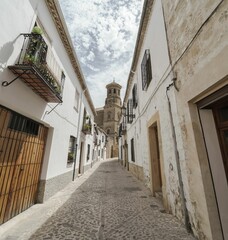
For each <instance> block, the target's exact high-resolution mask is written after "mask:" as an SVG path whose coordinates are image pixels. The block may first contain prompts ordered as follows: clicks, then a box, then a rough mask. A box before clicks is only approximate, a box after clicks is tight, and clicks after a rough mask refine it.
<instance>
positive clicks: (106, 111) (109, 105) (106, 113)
mask: <svg viewBox="0 0 228 240" xmlns="http://www.w3.org/2000/svg"><path fill="white" fill-rule="evenodd" d="M121 88H122V87H121V85H119V84H118V83H116V82H115V78H113V81H112V82H111V83H109V84H107V85H106V89H107V96H106V99H105V105H104V107H103V108H97V109H96V112H97V116H96V117H95V122H96V123H97V125H98V126H100V127H101V128H102V129H103V130H104V131H105V132H106V133H107V135H108V144H107V150H106V155H107V158H110V157H118V143H117V137H118V124H119V119H120V116H121V106H122V102H121V98H120V90H121Z"/></svg>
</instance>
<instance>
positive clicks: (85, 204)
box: [0, 161, 195, 240]
mask: <svg viewBox="0 0 228 240" xmlns="http://www.w3.org/2000/svg"><path fill="white" fill-rule="evenodd" d="M162 210H163V209H162V206H161V204H160V202H159V201H158V199H156V198H153V197H152V196H151V194H150V191H149V190H148V189H146V188H145V187H144V186H143V184H142V183H141V182H139V181H138V180H137V179H136V178H135V177H133V176H132V175H131V174H130V173H129V172H127V171H126V170H125V169H123V168H122V167H121V165H120V164H119V163H118V162H117V161H106V162H103V163H101V164H100V166H99V167H98V168H97V169H96V171H95V172H94V173H93V174H92V175H91V176H90V177H89V178H88V179H87V180H86V181H85V182H84V183H83V184H82V185H81V186H80V187H78V188H77V189H76V191H74V193H73V194H72V195H71V196H70V198H69V199H68V200H67V201H66V202H65V203H64V204H63V205H62V206H61V207H60V208H59V209H58V210H57V211H56V212H55V213H54V214H53V215H52V216H51V217H50V218H49V219H48V220H47V221H46V222H45V223H44V224H43V225H42V226H41V227H40V228H39V229H38V230H37V231H36V232H35V233H34V234H33V235H32V236H30V238H29V239H31V240H49V239H50V240H52V239H61V240H74V239H75V240H77V239H79V240H87V239H88V240H96V239H99V240H103V239H106V240H124V239H129V240H133V239H137V240H147V239H148V240H160V239H161V240H193V239H195V238H194V237H193V236H191V235H190V234H188V233H187V232H186V230H185V228H184V226H183V225H182V224H181V223H180V222H179V221H178V220H177V219H176V218H175V217H174V216H172V215H170V214H166V213H164V211H162ZM0 239H1V238H0ZM7 239H12V238H7Z"/></svg>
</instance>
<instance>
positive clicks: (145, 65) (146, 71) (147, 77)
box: [141, 49, 152, 91]
mask: <svg viewBox="0 0 228 240" xmlns="http://www.w3.org/2000/svg"><path fill="white" fill-rule="evenodd" d="M141 72H142V90H144V91H146V90H147V88H148V86H149V84H150V82H151V80H152V69H151V60H150V50H149V49H146V50H145V53H144V57H143V60H142V63H141Z"/></svg>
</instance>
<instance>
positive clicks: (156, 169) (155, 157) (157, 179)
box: [149, 123, 162, 197]
mask: <svg viewBox="0 0 228 240" xmlns="http://www.w3.org/2000/svg"><path fill="white" fill-rule="evenodd" d="M149 142H150V162H151V190H152V193H153V195H154V196H158V197H162V177H161V163H160V150H159V139H158V127H157V123H154V124H153V125H152V126H150V127H149Z"/></svg>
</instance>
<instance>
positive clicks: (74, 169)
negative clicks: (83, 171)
mask: <svg viewBox="0 0 228 240" xmlns="http://www.w3.org/2000/svg"><path fill="white" fill-rule="evenodd" d="M86 90H87V88H85V89H84V90H83V91H82V93H81V97H80V106H79V116H78V129H77V143H76V150H75V156H74V166H73V176H72V181H74V179H75V171H76V159H77V152H78V145H79V127H80V118H81V108H82V96H83V94H84V93H85V91H86Z"/></svg>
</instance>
